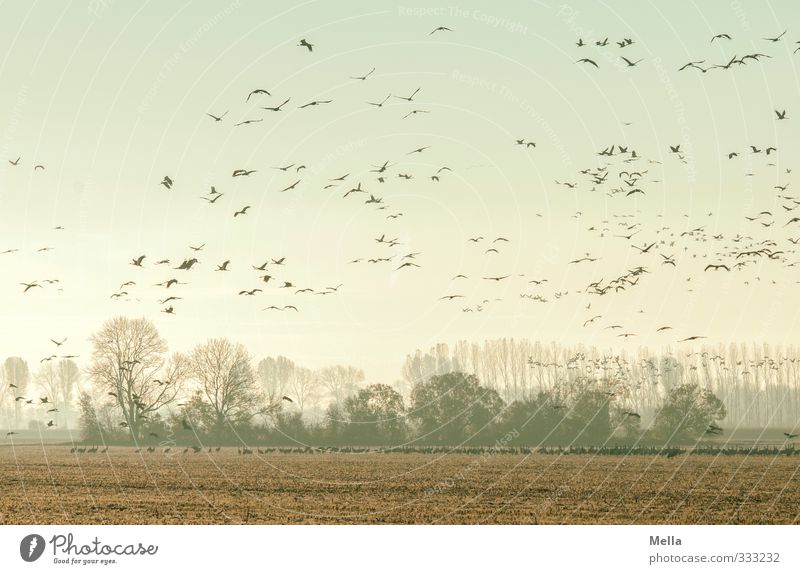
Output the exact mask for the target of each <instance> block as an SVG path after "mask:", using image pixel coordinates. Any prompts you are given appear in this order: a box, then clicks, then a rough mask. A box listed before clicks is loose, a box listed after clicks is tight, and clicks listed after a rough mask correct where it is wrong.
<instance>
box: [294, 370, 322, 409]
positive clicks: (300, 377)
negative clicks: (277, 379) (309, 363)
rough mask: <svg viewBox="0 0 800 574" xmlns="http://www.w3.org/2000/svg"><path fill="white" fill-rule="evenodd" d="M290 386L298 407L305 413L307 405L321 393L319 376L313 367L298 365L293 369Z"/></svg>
mask: <svg viewBox="0 0 800 574" xmlns="http://www.w3.org/2000/svg"><path fill="white" fill-rule="evenodd" d="M288 388H289V390H290V391H291V394H292V399H293V400H294V402H295V403H296V404H297V408H299V409H300V414H303V410H304V408H305V407H306V405H307V404H308V403H313V402H314V401H315V399H316V398H317V396H318V395H319V389H320V382H319V376H318V375H317V373H315V372H314V371H312V370H311V369H306V368H305V367H297V368H295V369H294V370H293V371H292V376H291V378H290V380H289V387H288Z"/></svg>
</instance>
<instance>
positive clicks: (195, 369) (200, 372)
mask: <svg viewBox="0 0 800 574" xmlns="http://www.w3.org/2000/svg"><path fill="white" fill-rule="evenodd" d="M191 373H192V377H193V378H194V379H195V380H196V381H197V383H198V385H199V390H200V393H201V395H202V397H203V400H204V401H205V402H206V403H207V404H208V405H209V407H210V409H211V413H212V415H213V421H211V426H212V427H214V428H215V429H216V430H217V431H218V432H219V431H222V430H223V429H224V428H225V426H226V425H232V426H235V425H236V424H239V423H242V422H246V421H249V420H250V419H251V418H252V417H253V415H254V414H256V413H255V411H254V409H253V407H254V406H257V405H258V404H259V403H261V402H262V397H261V395H260V393H259V389H258V385H257V383H256V378H255V373H254V372H253V367H252V362H251V359H250V355H249V354H248V353H247V350H246V349H245V348H244V346H242V345H241V344H238V343H232V342H230V341H228V340H227V339H210V340H209V341H208V342H206V343H205V344H203V345H199V346H197V347H196V348H195V349H194V351H193V352H192V355H191ZM261 410H263V409H261Z"/></svg>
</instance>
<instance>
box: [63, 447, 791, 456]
mask: <svg viewBox="0 0 800 574" xmlns="http://www.w3.org/2000/svg"><path fill="white" fill-rule="evenodd" d="M108 449H109V447H108V446H106V447H103V448H100V447H98V446H91V447H89V446H78V447H72V448H70V449H69V452H70V454H85V453H88V454H95V453H99V454H106V453H108ZM222 449H223V447H219V446H218V447H210V446H209V447H201V446H197V445H192V446H187V447H183V448H181V447H173V446H167V447H155V446H148V447H137V448H135V449H133V451H132V452H134V453H135V454H153V453H155V452H157V451H158V452H161V453H162V454H164V455H175V454H203V453H205V454H206V455H211V454H213V453H219V452H220V451H222ZM117 450H120V449H117ZM121 450H122V451H124V452H130V451H131V449H130V448H124V449H121ZM232 450H233V447H227V448H225V451H223V452H231V451H232ZM370 453H373V454H436V455H453V454H465V455H471V456H487V455H491V456H493V455H525V456H529V455H533V454H543V455H550V456H565V455H570V454H575V455H584V454H588V455H593V456H664V457H666V458H673V457H675V456H678V455H683V454H688V455H708V456H741V455H747V456H753V455H756V456H759V455H760V456H772V457H774V456H798V455H800V449H796V448H795V447H794V445H793V444H790V445H782V446H778V445H758V446H756V445H750V446H731V445H727V446H716V445H698V446H695V447H691V448H686V447H675V446H616V445H615V446H566V447H563V446H552V447H546V446H542V447H530V446H491V447H483V446H449V447H444V446H396V447H358V446H320V447H314V446H303V447H299V446H296V447H263V448H260V447H255V448H253V447H247V446H245V447H236V454H237V455H240V456H252V455H273V454H370Z"/></svg>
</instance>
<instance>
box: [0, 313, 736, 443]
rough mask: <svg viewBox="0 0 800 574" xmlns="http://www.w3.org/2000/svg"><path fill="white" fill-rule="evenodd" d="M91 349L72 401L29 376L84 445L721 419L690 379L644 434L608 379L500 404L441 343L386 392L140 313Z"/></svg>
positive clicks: (670, 433) (595, 435) (556, 430)
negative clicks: (159, 326)
mask: <svg viewBox="0 0 800 574" xmlns="http://www.w3.org/2000/svg"><path fill="white" fill-rule="evenodd" d="M91 343H92V347H93V351H92V356H91V362H90V364H89V365H88V366H87V367H86V369H85V371H84V373H85V376H86V379H87V382H88V383H90V384H89V385H83V386H82V388H81V389H80V390H79V391H77V393H76V390H77V388H78V384H77V382H78V380H79V372H78V369H77V366H76V365H75V364H74V363H72V362H71V361H70V362H65V361H61V362H59V363H57V364H54V365H52V367H50V366H45V367H42V369H41V370H40V372H37V375H36V377H35V379H36V380H37V381H38V383H37V384H38V385H39V388H40V389H45V388H47V389H49V390H48V391H47V392H48V393H49V396H50V397H52V399H51V400H52V401H53V402H54V403H56V402H58V403H59V404H62V405H63V404H65V403H67V402H69V403H72V401H73V399H76V400H77V409H74V410H75V412H76V414H77V417H78V422H79V425H80V430H81V437H82V440H84V441H85V442H89V443H96V444H99V443H106V444H108V443H133V444H148V445H151V444H172V443H174V444H205V445H210V444H217V445H223V444H249V445H254V444H263V445H306V444H312V445H315V444H316V445H321V444H325V445H382V446H396V445H407V444H416V445H457V444H461V445H468V444H469V445H486V444H493V443H494V442H495V441H496V440H497V437H502V436H512V437H513V442H511V443H509V446H511V445H513V444H520V445H562V444H563V445H567V444H587V445H602V444H610V443H614V444H618V443H620V442H625V443H636V444H650V443H659V442H660V443H665V442H673V443H675V442H684V443H685V442H687V441H689V442H691V441H697V440H698V439H702V438H704V437H706V436H707V435H708V434H709V433H711V434H715V433H716V432H717V431H716V430H714V429H718V428H719V427H717V424H718V423H719V422H720V421H722V420H724V419H725V417H726V415H727V411H726V407H725V405H724V404H723V402H722V401H721V400H720V399H719V398H718V397H717V396H716V395H715V394H714V393H713V392H712V391H711V390H709V389H708V388H705V387H703V386H702V385H699V384H697V383H694V382H691V381H680V382H678V381H676V384H673V385H671V387H670V388H669V390H668V391H667V392H666V393H664V394H663V395H662V397H661V401H660V403H659V405H658V408H657V409H656V410H655V411H654V412H653V416H652V421H651V424H649V425H647V427H646V428H644V427H643V425H642V419H643V417H642V414H640V413H639V412H637V411H636V410H635V408H634V404H633V403H632V401H631V396H630V395H629V393H627V392H626V390H625V387H624V385H623V384H622V383H620V381H619V380H617V379H615V378H614V377H606V378H603V379H596V378H592V377H588V376H573V377H567V378H563V379H559V380H553V381H550V382H549V384H541V385H538V386H537V387H536V388H535V389H534V388H533V387H531V388H530V389H529V392H527V393H515V394H514V395H511V396H510V399H511V400H509V395H508V394H507V393H503V392H501V391H502V389H501V391H499V390H498V389H497V388H494V387H496V385H494V387H493V385H491V384H486V381H485V380H484V379H481V378H480V377H479V376H478V375H477V374H475V373H470V372H468V371H467V370H466V369H465V366H466V365H464V364H462V362H461V361H458V360H457V359H456V360H454V359H453V358H452V357H450V358H448V359H447V360H443V358H444V357H446V356H448V354H447V353H445V352H444V349H442V348H441V347H440V348H439V354H438V356H437V359H436V360H437V362H436V363H432V362H431V359H430V358H428V357H430V356H431V355H429V356H428V357H426V356H425V355H420V354H419V353H418V354H417V355H415V356H414V358H413V359H411V360H409V361H407V363H406V368H405V375H406V377H407V380H408V382H409V388H408V392H406V393H405V394H401V392H400V390H398V388H396V387H397V385H396V386H390V385H386V384H364V382H365V378H364V373H363V372H362V371H361V370H360V369H358V368H356V367H351V366H334V367H328V368H325V369H320V370H311V369H308V368H305V367H302V366H299V365H297V364H295V363H294V362H293V361H291V360H289V359H287V358H285V357H269V358H266V359H263V360H261V361H260V362H258V363H257V364H256V363H255V361H254V359H253V358H252V357H251V356H250V354H249V353H248V351H247V350H246V349H245V347H244V346H243V345H241V344H238V343H235V342H232V341H229V340H228V339H224V338H218V339H209V340H208V341H206V342H205V343H202V344H200V345H198V346H197V347H195V348H194V349H193V350H191V351H190V352H188V353H176V352H169V350H168V346H167V342H166V341H165V340H164V339H163V338H162V337H161V336H160V334H159V333H158V331H157V330H156V328H155V326H154V325H153V324H152V323H151V322H150V321H148V320H146V319H143V318H142V319H131V318H127V317H115V318H113V319H110V320H109V321H107V322H106V323H104V325H103V326H102V328H101V329H100V330H99V331H98V332H96V333H95V334H93V335H92V337H91ZM572 360H574V361H577V360H584V359H583V358H580V357H579V358H578V359H574V358H573V359H572ZM536 362H537V360H536V359H535V358H534V357H533V356H530V357H529V358H528V360H527V362H526V366H527V368H528V369H529V370H530V371H535V370H536V369H537V368H541V367H540V366H538V365H537V364H536ZM467 364H468V363H467ZM26 369H27V366H26V365H25V363H24V361H21V359H19V360H17V359H9V360H7V361H6V363H5V365H4V370H3V373H4V376H3V381H4V384H5V386H6V387H5V389H4V394H3V395H0V396H5V395H8V394H9V393H8V392H7V391H8V390H9V388H13V389H14V390H19V387H20V385H18V384H15V383H11V384H13V385H14V387H9V386H8V385H9V382H10V381H16V382H18V383H21V382H22V381H23V380H27V379H28V375H27V374H26ZM570 369H571V370H578V369H579V367H577V366H576V365H570ZM584 372H585V371H584ZM486 374H487V373H484V375H486ZM487 378H488V379H490V380H491V377H487ZM11 394H13V393H11ZM15 403H18V402H17V401H15ZM20 408H22V407H20ZM65 408H66V407H65ZM67 410H68V409H67ZM15 414H16V413H15ZM7 415H9V416H13V415H10V413H7Z"/></svg>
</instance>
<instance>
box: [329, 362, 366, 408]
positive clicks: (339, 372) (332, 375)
mask: <svg viewBox="0 0 800 574" xmlns="http://www.w3.org/2000/svg"><path fill="white" fill-rule="evenodd" d="M319 377H320V381H321V382H322V385H323V386H324V387H325V388H326V389H327V390H328V393H329V395H330V397H331V400H332V401H333V402H335V403H341V402H342V401H343V400H344V399H345V398H347V397H348V396H349V395H352V394H354V393H355V392H356V391H357V390H358V385H359V383H362V382H363V381H364V371H362V370H361V369H357V368H356V367H351V366H347V367H345V366H342V365H336V366H335V367H326V368H324V369H322V370H321V371H320V373H319Z"/></svg>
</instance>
